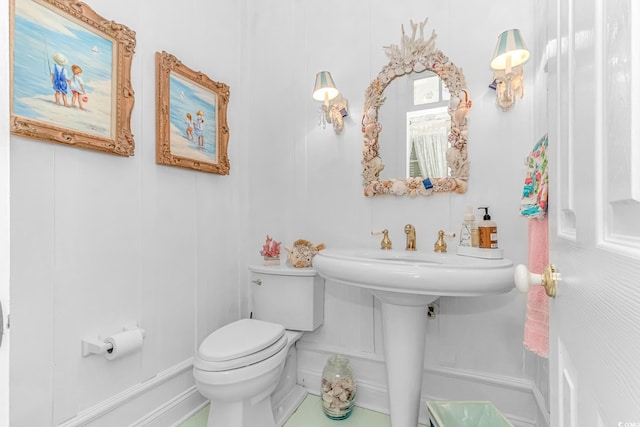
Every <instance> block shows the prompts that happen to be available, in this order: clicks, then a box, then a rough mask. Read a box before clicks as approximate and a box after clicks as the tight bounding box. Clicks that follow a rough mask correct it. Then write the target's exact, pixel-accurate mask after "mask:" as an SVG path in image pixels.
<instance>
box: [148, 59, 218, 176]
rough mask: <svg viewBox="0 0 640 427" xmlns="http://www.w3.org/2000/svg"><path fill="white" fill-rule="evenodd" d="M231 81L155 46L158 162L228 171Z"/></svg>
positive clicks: (216, 171) (205, 170)
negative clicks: (217, 78) (209, 74)
mask: <svg viewBox="0 0 640 427" xmlns="http://www.w3.org/2000/svg"><path fill="white" fill-rule="evenodd" d="M228 103H229V86H227V85H226V84H224V83H219V82H216V81H213V80H211V79H210V78H209V77H207V76H206V75H205V74H203V73H201V72H198V71H193V70H192V69H190V68H189V67H187V66H185V65H183V64H182V63H181V62H180V61H179V60H178V59H177V58H176V57H175V56H173V55H171V54H169V53H167V52H156V163H158V164H163V165H170V166H177V167H181V168H188V169H194V170H198V171H202V172H209V173H215V174H219V175H228V174H229V157H228V155H227V147H228V144H229V127H228V126H227V105H228Z"/></svg>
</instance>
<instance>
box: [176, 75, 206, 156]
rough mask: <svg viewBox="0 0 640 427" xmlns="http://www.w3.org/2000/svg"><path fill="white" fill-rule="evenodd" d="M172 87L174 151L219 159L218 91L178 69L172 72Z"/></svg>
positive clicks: (180, 153) (179, 153) (177, 154)
mask: <svg viewBox="0 0 640 427" xmlns="http://www.w3.org/2000/svg"><path fill="white" fill-rule="evenodd" d="M169 88H170V93H169V108H170V114H169V120H170V123H171V153H172V154H173V155H176V156H180V157H186V158H189V159H193V160H197V161H203V162H213V163H216V162H217V161H218V160H217V145H218V144H217V142H218V139H217V113H218V111H217V105H218V97H217V95H216V94H215V93H213V92H211V91H210V90H207V89H205V88H203V87H200V86H199V85H197V84H195V83H193V82H191V81H189V80H187V79H186V78H184V77H182V76H179V75H177V74H175V73H171V74H170V76H169Z"/></svg>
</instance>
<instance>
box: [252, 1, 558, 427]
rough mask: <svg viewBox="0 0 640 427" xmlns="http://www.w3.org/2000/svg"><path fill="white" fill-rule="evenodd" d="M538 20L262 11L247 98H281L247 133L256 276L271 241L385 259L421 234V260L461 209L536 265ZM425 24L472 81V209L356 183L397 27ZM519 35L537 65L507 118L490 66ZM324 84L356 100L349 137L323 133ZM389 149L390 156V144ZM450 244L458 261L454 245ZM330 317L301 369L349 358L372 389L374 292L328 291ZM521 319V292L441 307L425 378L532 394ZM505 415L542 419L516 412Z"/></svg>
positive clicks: (256, 19) (495, 13)
mask: <svg viewBox="0 0 640 427" xmlns="http://www.w3.org/2000/svg"><path fill="white" fill-rule="evenodd" d="M534 11H535V7H534V2H533V1H527V2H524V3H522V2H521V3H519V5H518V7H513V3H512V2H508V1H498V2H491V3H490V4H488V3H483V4H479V3H474V2H468V1H462V0H457V1H449V2H441V1H426V2H425V1H411V0H408V1H402V2H399V3H398V2H395V3H379V2H378V3H377V2H346V3H345V2H338V1H328V2H323V3H322V4H311V3H309V2H302V3H301V2H295V1H291V2H287V3H286V5H284V4H283V2H281V1H262V2H259V4H258V2H253V3H252V5H251V13H250V18H249V19H250V22H249V23H248V24H249V26H248V28H249V31H250V35H249V37H250V39H251V40H252V44H251V47H250V49H249V50H250V51H251V58H250V68H252V69H254V70H256V69H259V70H260V72H259V73H255V74H253V75H252V76H251V81H250V85H251V87H252V92H253V91H255V92H256V93H258V92H259V91H260V90H261V88H265V87H270V88H274V90H273V93H274V96H273V97H266V98H263V97H258V99H255V100H254V102H252V103H251V105H250V106H248V115H249V117H250V118H251V119H250V121H251V123H255V124H256V126H251V128H250V130H249V133H250V134H251V136H250V140H251V141H252V145H251V151H252V153H254V154H256V156H251V157H250V162H251V176H256V177H258V176H259V177H262V179H263V181H262V183H259V179H257V178H256V179H253V180H252V181H253V182H254V183H255V185H250V186H249V191H250V194H251V197H250V212H251V214H250V216H251V218H253V221H252V222H251V225H250V230H251V233H250V235H249V238H250V239H249V241H248V242H247V244H248V245H249V250H248V251H247V253H248V254H250V257H251V258H250V260H249V262H259V255H258V252H257V251H258V249H259V245H260V244H261V242H262V240H263V239H264V235H265V234H267V233H269V234H271V235H272V236H274V237H275V238H276V239H279V240H283V241H285V242H286V243H289V244H290V243H291V242H293V241H294V240H295V239H297V238H304V239H308V240H311V241H313V242H316V243H317V242H324V243H325V244H326V245H327V246H330V247H338V246H362V247H369V248H377V247H379V240H380V239H379V237H371V235H370V232H371V231H372V230H375V229H381V228H388V229H389V230H390V238H391V240H392V241H393V243H394V247H396V248H399V247H403V245H404V237H405V236H404V233H403V228H404V225H405V224H407V223H411V224H414V225H415V227H416V229H417V237H418V248H419V249H424V250H430V249H431V248H432V246H433V243H434V242H435V240H436V237H437V231H438V230H439V229H444V230H450V231H455V232H456V233H457V232H458V231H459V227H460V224H461V222H462V219H463V215H464V210H465V206H466V205H468V204H470V205H472V206H474V207H478V206H489V207H490V211H491V214H492V218H493V219H494V220H495V221H496V222H497V224H498V233H499V245H500V247H501V248H503V249H504V251H505V255H506V256H507V257H509V258H511V259H513V260H514V262H516V263H526V255H527V235H526V220H525V219H524V218H522V217H520V216H519V214H518V212H519V203H520V196H521V191H522V183H523V179H524V174H525V165H524V161H525V158H526V156H527V154H528V153H529V151H530V149H531V148H532V147H533V145H534V143H535V142H536V141H537V139H538V138H539V137H540V136H542V134H543V133H544V132H545V131H546V130H545V129H544V123H542V125H541V126H536V125H534V120H535V119H537V118H539V117H540V116H543V114H544V113H543V108H544V98H542V104H539V105H538V104H537V103H538V102H540V100H541V99H540V98H539V97H538V96H537V95H536V93H537V90H538V88H537V85H536V82H537V81H536V75H537V73H538V72H539V71H540V70H538V69H537V67H538V65H539V63H540V57H539V56H538V55H539V54H540V49H539V48H538V46H537V43H538V39H537V34H536V31H539V30H540V29H539V28H535V21H536V18H535V14H534ZM425 17H428V18H429V21H428V23H427V26H426V29H425V32H426V33H427V34H430V32H431V31H432V30H435V31H436V33H437V35H438V38H437V40H436V44H437V46H438V47H439V48H440V49H441V50H442V51H443V52H445V53H446V54H447V55H448V56H449V57H450V58H451V60H452V61H453V62H454V63H455V64H456V65H457V66H458V67H461V68H462V70H463V72H464V74H465V76H466V80H467V84H468V88H469V91H470V94H471V97H472V100H473V107H472V109H471V111H470V113H469V116H468V117H469V123H470V124H469V155H470V159H471V172H470V175H471V177H470V180H469V190H468V192H467V193H466V194H463V195H458V194H454V195H436V196H433V197H429V198H398V197H386V198H385V197H382V198H375V199H367V198H365V197H364V196H363V194H362V178H361V175H360V173H361V165H360V162H361V160H362V156H361V147H362V145H361V144H362V143H361V124H360V123H361V116H362V105H363V101H364V91H365V89H366V88H367V87H368V85H369V83H370V81H371V80H372V79H373V78H375V76H376V75H377V73H378V72H379V70H380V69H381V68H382V66H383V65H385V64H386V63H387V62H388V59H387V58H386V57H385V55H384V52H383V49H382V47H383V46H387V45H390V44H399V43H400V37H401V25H404V27H405V30H407V31H408V28H409V27H408V26H409V21H410V20H414V21H422V20H423V19H424V18H425ZM512 27H517V28H520V29H521V31H522V34H523V36H524V37H525V40H526V42H527V43H528V44H529V47H530V48H531V50H532V52H533V57H532V60H531V61H530V62H529V63H528V64H527V65H526V66H525V97H524V99H518V100H517V101H516V104H515V106H514V107H513V108H512V109H511V110H510V111H508V112H502V111H500V110H499V109H498V107H497V106H496V102H495V92H494V91H492V90H491V89H489V88H488V85H489V83H491V80H492V72H491V69H490V68H489V60H490V58H491V55H492V53H493V49H494V47H495V43H496V40H497V36H498V34H500V33H501V32H502V31H504V30H506V29H508V28H512ZM267 28H268V30H267ZM258 65H259V68H258ZM320 70H329V71H331V73H332V76H333V78H334V80H335V82H336V85H337V86H338V88H339V89H340V90H341V92H342V93H343V95H344V96H345V97H346V98H348V99H349V108H350V116H349V117H347V118H346V121H345V128H344V130H343V132H342V134H340V135H336V134H335V133H334V132H333V130H332V129H330V128H327V129H323V128H322V127H321V126H318V114H317V109H318V103H317V102H316V101H314V100H313V99H312V98H311V91H312V89H313V83H314V77H315V74H316V72H318V71H320ZM270 113H272V114H270ZM273 114H275V116H274V115H273ZM260 123H262V125H258V124H260ZM257 141H260V143H257ZM381 141H382V143H383V144H384V143H385V139H384V130H383V131H382V136H381ZM278 159H279V160H278ZM276 162H278V163H279V164H282V167H283V170H282V172H281V173H280V174H277V175H276V178H275V179H274V180H273V185H270V184H267V182H270V181H269V179H268V177H270V176H271V175H272V174H273V173H274V170H273V165H274V164H275V163H276ZM272 201H278V202H279V203H282V205H281V208H280V209H278V211H277V213H274V212H266V211H265V207H266V206H269V205H270V204H271V203H272ZM274 220H276V221H274ZM450 243H451V248H455V246H456V244H457V242H453V241H452V242H450ZM325 304H326V308H325V323H324V325H323V326H322V327H321V328H320V329H319V330H317V331H316V332H315V333H313V334H307V335H305V336H304V337H303V343H301V347H304V346H307V347H305V348H306V349H307V350H309V352H304V351H303V352H301V353H300V354H301V356H300V357H301V358H302V359H303V360H301V365H303V366H304V368H305V369H309V370H310V371H313V370H316V371H317V370H321V368H322V364H323V363H324V361H323V360H321V359H322V358H321V357H320V358H316V356H317V354H318V353H317V352H320V354H324V353H322V352H323V351H328V352H331V351H338V352H344V353H347V354H350V355H352V357H353V358H354V360H360V361H362V362H361V366H363V367H364V368H363V369H364V370H365V371H366V372H361V374H362V376H363V377H366V378H367V379H370V380H371V381H372V382H374V381H376V379H375V375H373V373H372V372H371V369H373V368H370V366H371V364H370V363H369V362H371V361H375V360H380V359H381V358H383V353H382V349H383V347H382V346H383V343H382V338H381V332H380V321H381V319H380V312H379V304H378V303H377V302H376V301H375V300H374V299H373V298H372V297H371V295H370V294H369V293H367V292H365V291H358V290H353V289H349V288H347V287H345V286H343V285H340V284H336V283H332V282H328V283H327V286H326V294H325ZM525 305H526V298H525V296H524V295H520V294H517V293H516V292H512V293H509V294H506V295H501V296H498V297H490V298H442V299H441V300H440V316H439V317H438V318H437V319H435V320H433V321H431V323H430V324H429V332H428V336H427V352H426V354H427V355H426V360H425V367H426V369H427V370H439V372H441V371H443V370H447V369H452V370H453V371H455V372H463V371H465V372H474V373H477V374H479V375H484V377H483V378H490V379H496V378H508V379H509V380H513V381H515V382H518V381H520V380H523V381H525V382H530V384H534V379H535V378H536V376H537V375H538V372H539V371H541V370H542V371H543V372H544V369H545V364H544V363H542V364H540V363H538V360H537V357H536V356H533V355H531V354H529V353H528V352H527V351H526V350H524V349H523V346H522V339H523V336H522V329H523V323H524V313H525ZM305 355H308V356H305ZM305 357H308V358H309V359H308V360H305ZM376 366H378V368H381V365H376ZM309 375H311V374H309ZM382 385H384V383H382ZM310 386H311V387H313V386H314V384H313V380H312V384H311V385H310ZM532 387H534V386H532ZM462 388H464V386H462ZM534 388H535V387H534ZM487 390H488V388H487ZM484 391H486V390H481V391H479V392H478V393H477V394H476V395H474V396H470V394H469V393H465V392H464V390H462V389H461V390H459V393H455V390H454V391H453V392H452V393H451V394H447V393H445V392H444V390H441V393H438V391H437V389H436V390H434V389H433V388H430V387H429V386H428V385H425V389H424V390H423V393H424V394H425V395H430V396H431V397H434V398H438V397H440V398H445V397H446V398H456V396H457V397H458V398H461V397H463V396H464V397H466V398H469V397H475V398H487V399H491V398H492V396H490V395H482V393H483V392H484ZM361 399H365V397H364V394H363V395H361ZM542 404H543V405H544V402H542ZM502 409H504V410H505V411H506V412H510V413H512V414H517V413H520V414H522V416H523V417H524V418H526V419H528V420H529V421H531V420H533V419H535V416H533V415H529V414H525V413H524V412H521V411H520V412H519V410H518V409H514V408H509V407H506V408H505V407H503V408H502Z"/></svg>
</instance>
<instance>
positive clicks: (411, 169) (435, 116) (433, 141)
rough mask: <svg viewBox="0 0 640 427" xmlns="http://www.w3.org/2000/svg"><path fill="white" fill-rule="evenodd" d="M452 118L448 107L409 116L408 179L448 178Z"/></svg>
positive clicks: (416, 112) (413, 113)
mask: <svg viewBox="0 0 640 427" xmlns="http://www.w3.org/2000/svg"><path fill="white" fill-rule="evenodd" d="M450 128H451V117H450V116H449V113H448V111H447V107H435V108H428V109H424V110H419V111H411V112H408V113H407V152H408V153H409V158H408V162H407V176H409V177H412V178H414V177H418V176H429V177H434V178H446V177H447V176H449V167H448V166H447V149H448V148H449V141H448V136H449V129H450Z"/></svg>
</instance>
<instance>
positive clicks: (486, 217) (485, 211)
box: [478, 207, 491, 221]
mask: <svg viewBox="0 0 640 427" xmlns="http://www.w3.org/2000/svg"><path fill="white" fill-rule="evenodd" d="M482 209H484V216H483V217H482V219H483V220H485V221H489V220H490V219H491V216H490V215H489V208H488V207H481V208H478V210H482Z"/></svg>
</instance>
